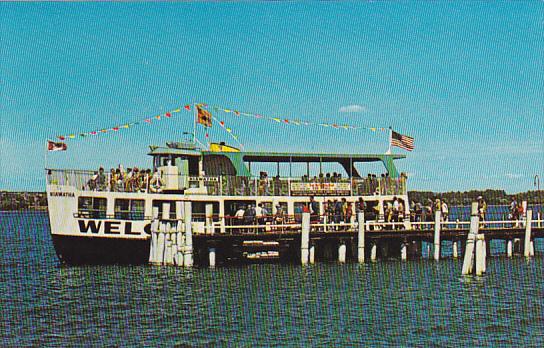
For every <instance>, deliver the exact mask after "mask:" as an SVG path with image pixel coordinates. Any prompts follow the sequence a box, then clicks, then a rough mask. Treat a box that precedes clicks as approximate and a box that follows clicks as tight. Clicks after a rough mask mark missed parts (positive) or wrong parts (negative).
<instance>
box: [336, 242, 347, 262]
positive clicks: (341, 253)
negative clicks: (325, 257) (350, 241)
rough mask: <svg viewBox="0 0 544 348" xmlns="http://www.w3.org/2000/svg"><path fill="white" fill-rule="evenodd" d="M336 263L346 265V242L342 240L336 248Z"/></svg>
mask: <svg viewBox="0 0 544 348" xmlns="http://www.w3.org/2000/svg"><path fill="white" fill-rule="evenodd" d="M338 262H340V263H346V242H344V241H342V240H341V241H340V245H339V246H338Z"/></svg>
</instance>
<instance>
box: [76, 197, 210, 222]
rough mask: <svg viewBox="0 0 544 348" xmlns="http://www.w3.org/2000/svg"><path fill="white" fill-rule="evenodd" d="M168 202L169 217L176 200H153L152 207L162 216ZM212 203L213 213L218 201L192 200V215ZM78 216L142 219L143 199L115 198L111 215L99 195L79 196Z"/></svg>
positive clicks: (104, 201)
mask: <svg viewBox="0 0 544 348" xmlns="http://www.w3.org/2000/svg"><path fill="white" fill-rule="evenodd" d="M164 203H169V204H170V214H169V216H170V218H171V219H175V217H176V201H167V200H153V202H152V205H153V207H158V208H159V216H162V210H163V204H164ZM207 203H212V206H213V214H215V215H216V214H218V213H219V203H218V202H193V204H192V212H193V215H194V216H200V215H204V214H205V211H206V204H207ZM77 210H78V216H79V217H82V218H92V219H105V218H109V217H113V218H115V219H122V220H144V219H145V200H143V199H119V198H118V199H115V201H114V208H113V213H114V215H113V216H108V215H107V200H106V198H100V197H79V199H78V209H77Z"/></svg>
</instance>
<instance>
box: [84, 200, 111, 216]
mask: <svg viewBox="0 0 544 348" xmlns="http://www.w3.org/2000/svg"><path fill="white" fill-rule="evenodd" d="M106 202H107V200H106V198H99V197H79V198H78V200H77V214H78V216H79V217H82V218H91V219H105V218H106Z"/></svg>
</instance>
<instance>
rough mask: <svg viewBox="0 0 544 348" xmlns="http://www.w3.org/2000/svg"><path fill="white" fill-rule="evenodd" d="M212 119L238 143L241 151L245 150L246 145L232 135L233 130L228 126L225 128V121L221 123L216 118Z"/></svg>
mask: <svg viewBox="0 0 544 348" xmlns="http://www.w3.org/2000/svg"><path fill="white" fill-rule="evenodd" d="M212 118H213V119H214V120H215V122H216V123H217V124H219V125H220V126H221V128H223V129H224V130H225V131H226V132H227V133H229V135H230V137H231V138H232V139H234V140H235V141H236V143H238V145H240V149H243V148H244V144H242V143H241V142H240V141H239V140H238V137H237V136H236V135H234V134H232V129H230V128H228V127H227V126H225V122H224V121H220V120H218V119H217V118H216V117H215V116H212Z"/></svg>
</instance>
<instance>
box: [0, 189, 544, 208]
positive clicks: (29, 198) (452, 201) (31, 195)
mask: <svg viewBox="0 0 544 348" xmlns="http://www.w3.org/2000/svg"><path fill="white" fill-rule="evenodd" d="M478 196H482V197H483V198H484V199H485V200H486V202H487V204H509V203H510V201H511V199H512V197H514V198H515V199H516V200H517V201H518V202H522V201H527V202H528V203H529V204H537V203H540V204H544V191H543V190H540V191H527V192H520V193H515V194H507V193H506V192H505V191H504V190H483V191H482V190H472V191H465V192H461V191H457V192H454V191H452V192H431V191H409V192H408V197H409V198H410V201H415V202H420V203H426V202H427V201H428V200H429V199H430V200H433V201H434V200H435V199H437V198H439V199H441V200H444V201H446V202H447V203H448V204H449V205H450V206H454V205H470V203H471V202H474V201H476V199H477V198H478ZM46 209H47V196H46V194H45V192H8V191H0V210H46Z"/></svg>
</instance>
